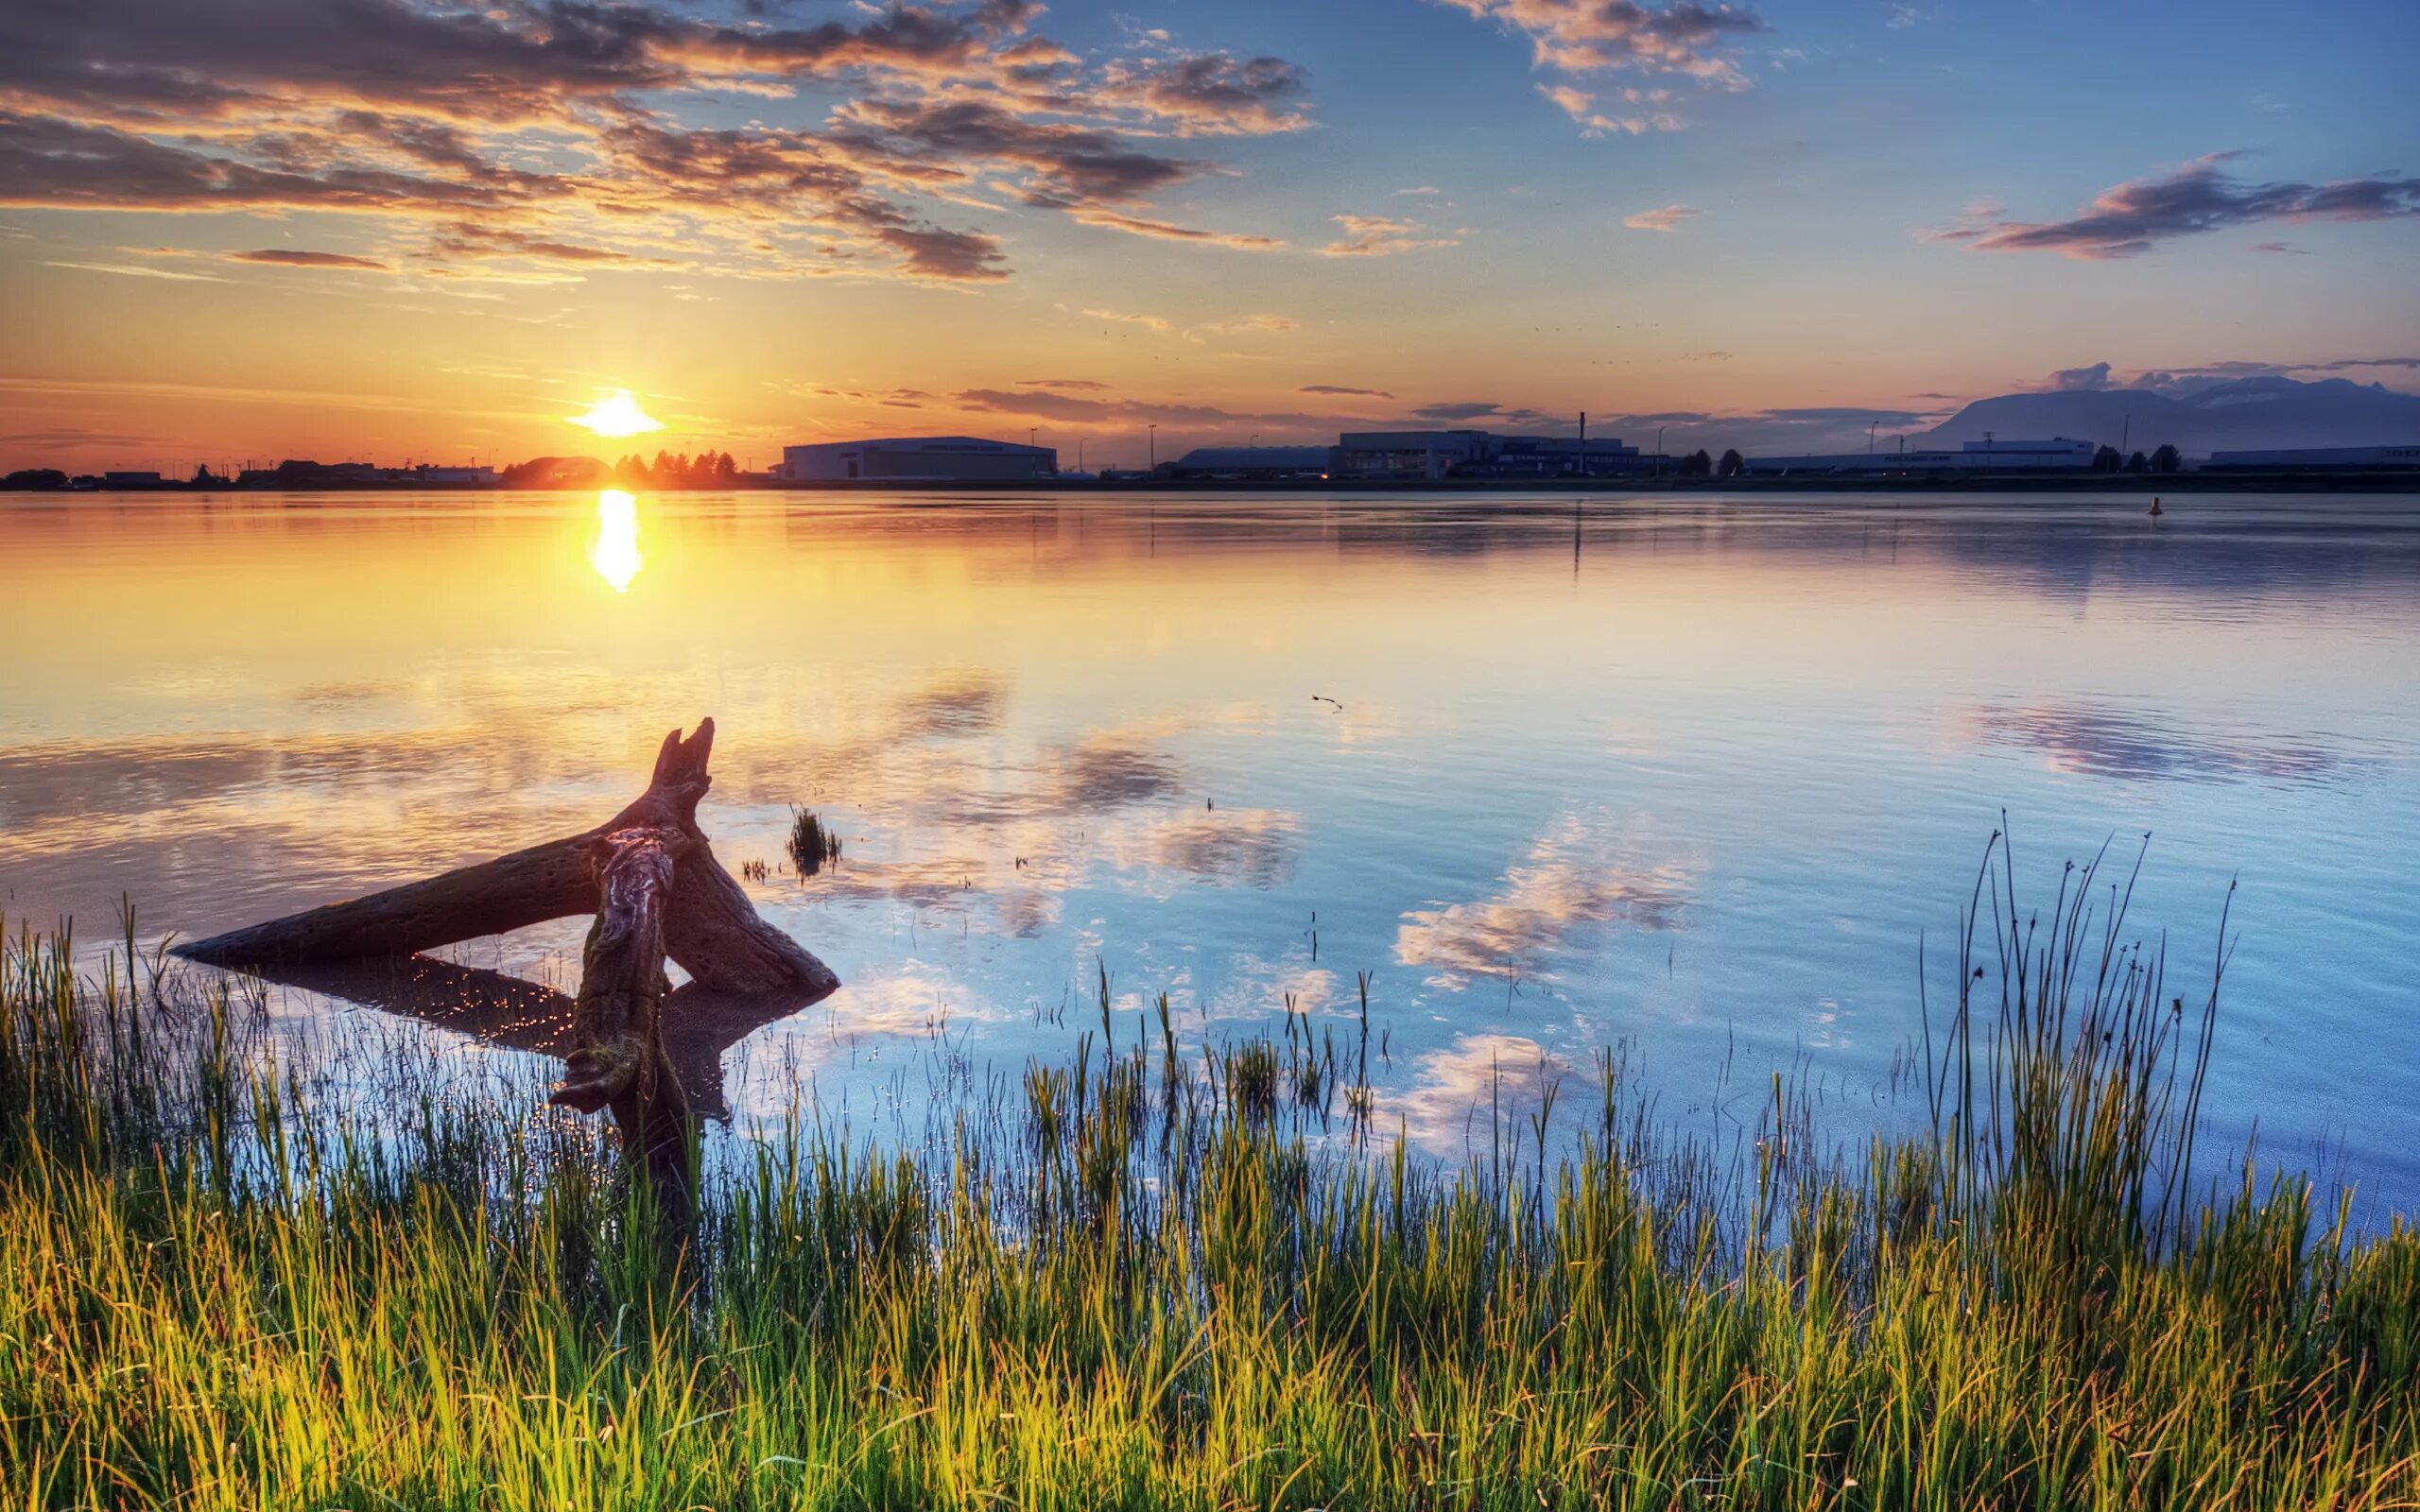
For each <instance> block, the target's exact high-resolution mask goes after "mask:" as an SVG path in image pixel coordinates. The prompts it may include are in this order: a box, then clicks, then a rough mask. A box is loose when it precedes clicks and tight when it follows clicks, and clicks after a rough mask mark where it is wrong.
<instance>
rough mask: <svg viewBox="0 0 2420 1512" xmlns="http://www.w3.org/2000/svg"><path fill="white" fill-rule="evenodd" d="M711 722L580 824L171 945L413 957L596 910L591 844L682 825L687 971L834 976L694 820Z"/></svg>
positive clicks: (669, 947)
mask: <svg viewBox="0 0 2420 1512" xmlns="http://www.w3.org/2000/svg"><path fill="white" fill-rule="evenodd" d="M714 745H715V722H714V721H713V720H711V719H706V720H700V722H699V725H698V731H697V733H696V734H694V735H691V736H690V737H689V738H688V739H687V740H685V741H684V740H683V739H682V738H681V732H680V731H679V730H673V731H671V732H670V733H668V734H666V736H665V737H664V748H663V749H662V750H661V751H660V752H658V753H657V755H656V758H655V776H654V779H653V780H652V781H651V782H648V789H647V791H646V792H644V793H642V794H640V795H639V796H638V797H637V798H636V799H632V800H631V803H630V805H629V806H628V807H626V808H625V809H623V810H622V812H621V813H619V814H616V815H615V816H613V817H612V818H610V819H608V820H606V821H605V822H604V823H602V824H600V825H598V826H597V827H596V828H595V829H593V830H590V831H587V832H586V833H580V834H574V835H567V836H565V837H564V838H562V839H560V840H549V841H547V842H546V843H545V844H544V845H533V846H531V847H529V848H528V849H527V850H526V851H513V852H512V853H511V854H510V855H506V856H498V857H497V858H496V859H495V860H493V861H483V862H480V863H479V864H478V865H477V866H475V867H463V868H459V869H458V870H455V871H448V872H446V873H444V874H443V875H441V876H436V877H431V878H429V879H428V880H426V881H425V882H414V883H406V885H403V886H401V887H389V889H387V890H386V891H385V892H378V893H372V894H371V895H370V896H369V897H367V898H355V899H354V900H352V901H351V902H341V903H330V904H328V905H327V906H326V907H324V908H314V909H312V910H310V911H309V912H307V913H301V914H289V915H287V916H286V917H285V918H284V919H270V920H269V921H268V923H265V924H254V925H252V926H251V928H249V929H238V930H231V931H230V932H228V933H227V934H224V935H215V936H211V937H210V938H208V939H204V940H197V941H195V942H194V943H193V944H190V945H187V946H185V947H183V948H182V950H181V951H180V952H179V953H178V954H182V955H185V956H189V957H191V958H192V959H194V960H197V961H202V962H206V963H208V964H210V965H213V966H261V965H305V964H309V963H312V962H319V961H353V960H366V959H369V958H371V957H373V956H380V955H409V954H412V953H413V952H415V951H426V950H435V949H437V948H438V947H439V946H441V945H453V944H457V943H459V942H460V941H462V940H466V939H476V938H478V937H479V936H482V935H501V934H505V933H507V932H508V931H510V930H515V929H522V928H526V927H527V926H528V925H531V924H539V923H544V922H545V921H546V920H547V919H568V918H570V917H571V916H573V915H575V914H588V913H595V912H596V902H597V869H596V851H595V850H594V847H595V846H596V843H597V842H598V841H599V840H602V839H605V838H606V837H607V836H610V835H613V834H614V833H619V832H621V831H624V830H631V829H653V830H667V831H677V832H679V833H680V834H681V835H682V836H683V838H684V840H685V841H686V844H685V845H684V846H683V847H682V848H681V853H680V854H679V855H678V856H676V857H675V858H674V877H673V884H672V888H671V892H670V895H669V898H668V901H667V903H666V909H665V917H664V944H665V953H666V954H668V955H670V956H671V957H672V958H673V959H674V960H675V961H678V962H680V963H681V969H682V970H683V971H686V972H688V973H689V975H690V977H691V978H692V979H693V980H695V981H697V982H699V983H700V984H702V985H704V986H706V987H708V988H715V989H717V990H718V991H726V992H791V991H801V990H804V991H805V992H808V993H811V994H812V995H813V996H814V997H815V998H818V999H820V998H821V997H823V996H824V995H826V994H828V993H829V992H831V991H832V989H833V988H837V987H838V986H839V985H840V981H839V978H838V977H836V976H834V975H833V974H832V972H831V971H830V969H829V968H827V967H826V966H824V964H823V963H822V962H821V961H819V960H817V959H816V958H815V957H814V956H813V955H811V954H808V953H807V952H806V951H805V950H804V948H802V947H801V946H800V945H799V943H798V942H797V941H796V940H794V939H792V938H790V937H789V936H787V935H785V934H783V933H782V932H781V931H780V930H778V929H775V928H774V927H773V926H772V925H770V924H768V923H766V922H765V920H764V919H760V918H758V917H757V914H756V910H755V908H754V906H753V905H752V904H751V903H750V902H748V895H747V894H746V893H745V892H743V891H741V890H740V886H739V884H738V883H737V882H736V881H735V880H734V879H733V877H732V875H731V873H730V872H728V871H725V870H723V868H722V866H721V863H719V862H717V861H716V860H715V856H714V851H713V850H712V848H711V847H709V846H708V845H707V843H706V836H705V833H704V832H702V831H700V829H699V828H698V800H699V799H702V798H704V797H705V796H706V789H707V788H708V787H709V786H710V785H712V782H713V780H712V779H711V778H710V777H709V776H708V775H707V772H706V762H707V759H708V758H709V757H710V756H712V755H713V753H714Z"/></svg>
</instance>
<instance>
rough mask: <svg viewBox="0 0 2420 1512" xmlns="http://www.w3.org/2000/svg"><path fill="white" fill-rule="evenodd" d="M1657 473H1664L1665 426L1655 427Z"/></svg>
mask: <svg viewBox="0 0 2420 1512" xmlns="http://www.w3.org/2000/svg"><path fill="white" fill-rule="evenodd" d="M1655 475H1656V476H1657V477H1659V478H1660V477H1662V476H1663V475H1664V427H1663V426H1661V425H1658V426H1656V427H1655Z"/></svg>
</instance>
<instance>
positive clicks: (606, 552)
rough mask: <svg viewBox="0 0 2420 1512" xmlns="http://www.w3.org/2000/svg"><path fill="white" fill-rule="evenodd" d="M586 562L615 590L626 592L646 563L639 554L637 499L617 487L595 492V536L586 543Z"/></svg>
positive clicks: (645, 559) (616, 591)
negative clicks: (593, 539)
mask: <svg viewBox="0 0 2420 1512" xmlns="http://www.w3.org/2000/svg"><path fill="white" fill-rule="evenodd" d="M588 565H590V566H591V567H594V568H596V576H599V577H602V578H604V579H605V580H606V581H607V582H609V583H611V584H613V585H614V592H615V593H629V592H630V590H631V578H633V577H636V576H638V575H639V569H640V568H641V567H644V566H646V565H647V558H645V557H642V556H640V555H639V501H638V500H637V499H635V498H633V497H631V495H630V494H628V493H625V492H624V491H622V490H620V489H607V490H604V491H603V492H601V493H599V494H597V495H596V540H595V541H592V542H590V544H589V547H588Z"/></svg>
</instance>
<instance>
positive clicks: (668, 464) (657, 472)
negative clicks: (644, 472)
mask: <svg viewBox="0 0 2420 1512" xmlns="http://www.w3.org/2000/svg"><path fill="white" fill-rule="evenodd" d="M648 476H649V477H651V478H653V479H654V480H655V482H656V484H657V485H658V486H660V487H669V486H670V485H671V484H672V483H673V482H674V481H675V476H674V472H673V468H672V454H671V453H670V452H658V453H656V454H655V460H654V461H653V462H650V463H648Z"/></svg>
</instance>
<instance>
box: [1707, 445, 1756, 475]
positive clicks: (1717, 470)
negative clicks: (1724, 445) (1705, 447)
mask: <svg viewBox="0 0 2420 1512" xmlns="http://www.w3.org/2000/svg"><path fill="white" fill-rule="evenodd" d="M1747 471H1748V459H1747V458H1746V457H1744V456H1741V455H1739V450H1738V448H1737V447H1733V448H1731V449H1730V450H1728V451H1726V452H1724V453H1723V454H1722V460H1721V461H1720V462H1717V463H1716V464H1714V475H1715V476H1716V477H1720V478H1736V477H1737V476H1738V475H1739V474H1740V473H1742V472H1747Z"/></svg>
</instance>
